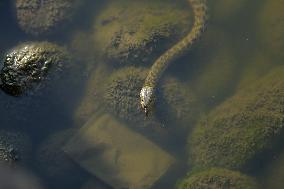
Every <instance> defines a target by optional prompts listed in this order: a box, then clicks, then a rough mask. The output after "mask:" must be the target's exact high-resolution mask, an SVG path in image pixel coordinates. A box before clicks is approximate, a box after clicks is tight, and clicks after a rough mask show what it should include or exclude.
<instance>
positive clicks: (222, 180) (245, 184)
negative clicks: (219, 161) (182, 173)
mask: <svg viewBox="0 0 284 189" xmlns="http://www.w3.org/2000/svg"><path fill="white" fill-rule="evenodd" d="M205 188H218V189H243V188H246V189H257V188H259V187H258V185H257V184H256V182H255V180H254V179H253V178H251V177H248V176H246V175H243V174H241V173H239V172H235V171H230V170H226V169H221V168H210V169H208V170H205V171H201V172H198V173H195V174H193V175H191V176H189V177H187V178H185V179H183V180H182V181H181V182H180V183H178V185H177V189H205Z"/></svg>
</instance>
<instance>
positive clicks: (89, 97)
mask: <svg viewBox="0 0 284 189" xmlns="http://www.w3.org/2000/svg"><path fill="white" fill-rule="evenodd" d="M147 73H148V70H147V69H145V68H135V67H126V68H122V69H118V70H116V71H110V70H108V69H107V68H106V67H105V66H101V67H100V68H98V70H97V71H95V72H94V73H93V74H94V76H92V77H91V78H90V80H89V81H88V84H87V89H86V95H85V97H84V98H83V100H82V103H81V105H80V106H79V108H78V110H77V116H76V117H77V118H76V119H79V120H83V121H80V122H81V123H82V122H84V121H87V119H88V117H90V116H91V115H92V114H93V113H95V112H96V111H97V110H98V109H100V108H102V107H104V108H105V110H106V111H108V112H109V113H112V114H113V115H114V116H116V117H117V118H119V119H121V120H123V121H126V122H128V123H132V124H133V123H134V124H135V125H136V124H137V123H138V124H139V123H140V124H141V123H142V125H143V124H144V123H145V124H146V123H148V122H150V124H151V123H153V122H152V121H154V122H156V121H162V122H163V123H166V124H167V125H170V127H171V124H173V125H177V123H180V124H182V125H188V123H189V122H192V121H194V120H195V119H196V118H197V117H198V115H199V113H200V111H199V110H200V108H199V107H197V104H198V100H197V99H198V98H197V97H196V96H195V95H194V93H193V92H192V90H190V87H189V86H186V84H184V83H182V82H180V81H179V80H177V79H175V78H173V77H166V78H165V79H163V81H162V82H160V84H159V86H158V91H157V93H156V94H155V96H156V99H155V101H154V105H153V108H152V109H151V112H150V115H149V117H147V118H146V117H145V115H144V112H143V110H142V109H141V105H140V97H139V94H140V90H141V88H142V86H143V83H144V80H145V78H146V76H147ZM191 107H192V108H191ZM193 107H194V108H193ZM146 125H147V124H146Z"/></svg>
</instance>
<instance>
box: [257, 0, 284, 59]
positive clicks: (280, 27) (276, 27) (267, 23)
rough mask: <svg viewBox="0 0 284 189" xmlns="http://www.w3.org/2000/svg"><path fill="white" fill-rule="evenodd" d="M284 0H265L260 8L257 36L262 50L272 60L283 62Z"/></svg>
mask: <svg viewBox="0 0 284 189" xmlns="http://www.w3.org/2000/svg"><path fill="white" fill-rule="evenodd" d="M283 10H284V0H266V1H264V3H263V7H262V8H261V9H260V12H259V18H258V23H259V27H258V30H257V31H258V32H257V34H258V35H257V36H258V39H259V41H261V47H262V48H263V50H264V52H268V53H269V54H270V55H271V58H272V59H273V60H276V61H278V62H279V63H283V58H284V54H283V50H284V35H283V31H284V11H283Z"/></svg>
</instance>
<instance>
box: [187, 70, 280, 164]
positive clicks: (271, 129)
mask: <svg viewBox="0 0 284 189" xmlns="http://www.w3.org/2000/svg"><path fill="white" fill-rule="evenodd" d="M283 73H284V67H279V68H276V69H275V70H273V71H271V72H269V74H267V75H266V76H265V77H263V78H261V79H259V80H258V81H256V82H253V83H251V84H250V85H248V86H246V87H244V88H242V89H239V90H238V91H237V92H236V94H235V95H234V96H232V97H231V98H229V99H227V100H226V101H224V102H223V103H222V104H220V105H219V106H218V107H216V108H215V109H214V110H213V111H212V112H210V113H209V115H208V116H206V117H205V118H203V119H202V120H200V121H199V123H198V124H197V126H196V128H195V129H194V131H193V133H192V134H191V135H190V136H189V138H188V140H189V146H188V149H189V151H190V159H189V160H190V163H191V164H192V165H194V166H196V167H211V166H220V167H225V168H229V169H249V168H251V167H250V166H249V163H250V161H252V160H255V159H257V158H258V155H259V154H261V153H265V152H267V151H268V150H271V149H273V144H275V143H277V142H278V140H279V138H280V136H281V133H282V131H283V126H284V125H283V119H284V116H283V104H284V101H283V94H284V90H283V89H284V80H283V76H284V74H283Z"/></svg>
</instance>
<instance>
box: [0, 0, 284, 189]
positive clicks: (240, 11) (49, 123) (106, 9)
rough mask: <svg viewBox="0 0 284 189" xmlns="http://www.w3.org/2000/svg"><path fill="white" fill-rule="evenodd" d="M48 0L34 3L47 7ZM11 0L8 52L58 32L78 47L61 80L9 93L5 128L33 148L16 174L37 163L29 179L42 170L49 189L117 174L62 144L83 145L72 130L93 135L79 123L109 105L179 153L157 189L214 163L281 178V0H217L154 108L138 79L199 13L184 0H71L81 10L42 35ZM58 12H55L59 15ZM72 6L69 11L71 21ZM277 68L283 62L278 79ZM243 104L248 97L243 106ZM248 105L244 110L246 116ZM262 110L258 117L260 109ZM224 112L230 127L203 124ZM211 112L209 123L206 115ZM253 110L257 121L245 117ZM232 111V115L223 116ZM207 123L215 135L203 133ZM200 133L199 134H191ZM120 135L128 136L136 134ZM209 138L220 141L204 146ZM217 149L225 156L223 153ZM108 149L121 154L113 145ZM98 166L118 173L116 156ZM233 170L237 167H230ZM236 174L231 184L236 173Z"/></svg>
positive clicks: (265, 184)
mask: <svg viewBox="0 0 284 189" xmlns="http://www.w3.org/2000/svg"><path fill="white" fill-rule="evenodd" d="M15 1H16V0H15ZM18 2H20V1H19V0H18ZM23 2H24V1H23ZM30 2H32V1H30ZM47 2H48V1H40V3H39V4H36V5H37V6H39V7H42V8H44V6H48V3H47ZM14 3H15V2H14V0H3V1H1V2H0V23H1V27H0V34H1V36H0V42H1V44H0V56H1V60H4V57H5V54H7V53H8V52H9V50H10V49H12V48H14V47H16V46H17V45H18V44H21V43H23V42H31V41H49V42H51V43H56V44H58V45H59V46H62V47H66V48H67V49H68V51H69V52H70V53H71V54H72V56H70V57H72V65H71V68H70V69H69V70H63V72H62V73H61V74H62V75H63V77H61V78H60V79H59V80H58V81H55V82H54V81H53V82H52V81H49V84H50V85H49V86H48V87H47V89H44V90H39V91H40V92H39V91H37V90H31V91H29V94H25V95H23V96H19V97H13V96H10V95H8V94H6V93H4V92H1V94H0V96H1V102H0V104H1V107H0V112H1V116H0V127H1V129H2V130H7V131H9V132H21V133H24V134H25V135H27V136H28V137H29V138H30V142H31V144H32V145H30V146H29V147H27V148H28V149H26V153H27V157H28V158H27V159H25V160H21V159H20V160H19V161H17V164H18V167H21V169H23V170H24V171H27V172H28V173H26V172H24V173H22V172H21V173H19V175H22V174H23V175H25V179H26V180H29V179H28V178H26V176H27V177H29V176H30V174H32V175H33V177H32V180H33V181H34V177H35V178H36V180H39V182H40V184H41V185H42V186H43V187H44V188H53V189H56V188H71V189H73V188H74V189H79V188H80V189H86V188H111V187H110V186H109V185H110V184H111V182H109V178H108V176H102V175H94V173H96V172H97V169H96V166H90V165H91V164H93V163H94V164H95V162H92V161H91V160H89V161H86V162H82V159H80V158H79V159H78V158H76V157H75V156H76V154H75V155H74V154H73V155H72V153H73V152H72V153H69V154H68V153H64V152H63V151H62V149H63V148H64V147H66V145H67V146H68V145H69V148H70V146H71V149H72V146H74V148H76V147H75V146H77V145H78V146H79V147H78V146H77V148H78V149H80V145H79V144H81V143H80V142H78V141H77V140H73V143H72V140H70V139H72V137H73V136H77V137H78V138H79V139H78V140H79V141H80V140H83V141H84V142H86V141H88V138H87V135H88V133H84V132H83V131H82V129H81V128H85V127H84V126H85V124H86V123H87V122H88V121H89V122H88V123H89V125H92V124H93V125H94V127H95V125H96V120H99V118H100V116H101V115H102V114H109V115H111V116H110V117H111V118H109V120H110V122H111V123H112V122H120V123H121V125H123V127H126V128H128V129H129V131H131V132H134V133H138V134H139V136H141V137H142V138H143V141H144V140H145V141H150V142H151V143H152V144H153V145H156V146H157V147H158V148H160V149H163V151H164V152H165V153H167V154H168V155H170V156H172V157H174V158H175V160H176V163H175V164H174V165H173V166H171V167H170V168H169V170H168V171H165V172H166V173H165V174H163V176H162V177H161V178H160V179H158V181H157V182H155V183H154V184H153V186H152V187H151V188H153V189H159V188H174V186H175V185H176V183H177V182H178V181H180V179H182V178H184V177H185V175H186V174H187V173H188V174H190V175H194V174H195V173H196V172H199V171H200V170H206V169H209V168H210V167H222V168H226V169H228V170H235V171H239V172H240V173H241V174H243V175H247V176H250V177H252V178H254V179H255V181H256V183H258V184H259V185H260V186H261V187H259V188H273V189H274V188H275V189H278V188H283V186H284V182H283V179H282V175H283V170H282V169H281V168H282V167H283V165H284V164H283V160H284V159H283V149H284V148H283V145H282V144H281V142H279V141H281V139H283V129H282V124H283V122H282V119H283V118H282V115H283V111H282V108H281V104H282V103H283V102H282V101H283V97H282V94H283V93H282V88H283V86H284V85H283V84H282V83H281V81H282V79H281V72H280V71H281V69H282V70H283V66H282V67H281V63H282V62H283V47H284V43H283V41H284V40H283V32H284V25H283V24H284V14H283V12H284V7H283V5H284V2H283V1H282V0H258V1H256V0H254V1H247V0H239V1H226V0H216V1H210V2H209V4H208V6H209V12H210V20H209V23H208V26H207V30H206V32H205V33H204V34H203V35H202V37H201V39H200V40H199V41H197V42H196V44H194V46H193V48H192V50H191V51H189V52H188V53H187V54H186V55H185V56H183V57H181V58H180V59H178V60H177V61H175V62H174V63H172V65H171V66H170V67H169V68H168V70H167V71H166V72H165V73H164V76H163V78H162V80H161V82H160V83H159V88H158V91H157V98H158V99H156V100H157V101H156V104H155V107H154V109H153V111H152V113H151V114H150V116H149V117H145V116H144V115H143V112H142V111H141V110H140V108H139V90H140V88H141V86H142V84H143V80H144V78H145V77H146V74H147V73H148V68H149V67H150V65H152V64H153V61H154V60H155V59H156V58H157V57H159V55H161V54H162V53H163V52H164V51H165V50H166V49H168V48H169V47H171V46H172V45H173V44H175V43H176V42H177V41H178V40H179V39H180V38H181V37H183V36H184V35H186V33H187V32H189V31H190V28H191V27H192V24H193V15H192V11H191V9H190V6H188V3H187V2H186V1H184V0H178V1H174V0H167V1H160V0H155V1H153V2H151V1H148V0H143V1H129V0H128V1H127V0H121V1H116V0H109V1H82V3H81V4H80V3H79V4H78V5H77V4H76V3H75V1H74V2H73V4H72V5H73V6H75V7H77V9H76V8H75V9H74V10H73V9H71V10H72V11H74V14H70V15H69V13H68V12H67V13H68V14H67V13H66V15H67V16H66V18H64V17H63V18H64V19H66V21H63V22H62V23H61V22H59V23H60V24H58V25H56V27H55V29H54V28H52V29H50V31H49V30H48V31H45V32H47V34H41V35H34V34H33V32H31V28H32V29H34V28H33V27H32V26H31V25H25V24H24V25H21V23H20V21H19V20H21V19H22V20H24V21H25V19H23V18H24V17H23V16H21V17H20V18H18V19H17V16H16V13H17V12H16V10H15V5H14ZM45 3H46V4H45ZM62 6H63V7H64V4H62ZM35 7H36V6H35ZM59 12H60V11H59ZM54 14H55V15H56V16H55V18H53V19H57V18H59V16H62V15H61V14H58V12H57V13H54ZM43 15H47V14H42V15H40V16H38V17H37V18H34V20H35V21H34V22H31V23H32V24H34V23H36V22H37V21H38V20H40V19H41V18H42V19H46V17H45V16H43ZM71 17H72V21H67V20H68V19H69V18H71ZM53 21H54V20H53ZM27 22H28V23H29V20H28V21H27ZM39 23H41V24H42V25H44V24H46V23H45V22H44V21H42V22H39ZM41 24H39V26H42V25H41ZM40 29H42V28H40ZM57 29H58V30H57ZM24 31H26V32H24ZM32 31H34V30H32ZM35 31H39V29H37V30H35ZM2 66H3V61H1V67H2ZM273 70H279V71H278V72H275V71H273ZM270 73H274V75H272V76H275V78H276V79H275V80H273V79H271V78H274V77H272V76H269V74H270ZM267 74H268V76H267V77H266V75H267ZM282 75H283V74H282ZM263 78H264V79H263ZM265 78H267V79H265ZM278 78H279V79H278ZM261 79H263V80H261ZM277 79H278V80H277ZM281 84H282V85H281ZM250 86H252V88H250ZM254 86H257V87H254ZM267 86H268V87H267ZM277 87H280V88H277ZM281 87H282V88H281ZM247 91H248V92H247ZM266 94H267V95H266ZM234 96H236V97H234ZM274 97H275V98H274ZM231 99H233V100H232V103H231ZM230 103H231V104H230ZM234 103H235V104H234ZM245 103H247V104H248V105H250V106H249V107H246V106H245V105H244V106H242V104H245ZM224 104H225V105H224ZM228 104H229V105H228ZM220 107H221V108H220ZM223 107H225V111H222V108H223ZM262 107H264V108H262ZM226 108H227V109H226ZM220 109H221V110H220ZM239 110H241V113H238V112H237V111H239ZM242 111H243V113H242ZM214 112H217V113H214ZM235 112H236V114H234V113H235ZM254 112H256V115H255V114H253V113H254ZM208 114H209V118H208V117H207V115H208ZM231 114H233V115H235V117H233V118H232V119H231V118H228V117H229V115H231ZM211 115H213V116H211ZM240 115H243V117H244V118H243V119H240V118H239V117H238V116H240ZM210 116H211V117H210ZM218 116H219V117H218ZM246 116H247V117H246ZM249 116H252V117H249ZM254 116H256V117H257V118H259V119H257V120H254V119H255V117H254ZM91 118H92V119H91ZM215 118H216V119H217V121H218V119H219V121H220V120H221V121H220V122H218V123H219V125H221V126H220V127H218V126H215V127H213V129H212V130H209V132H207V133H206V128H210V127H211V125H210V123H212V122H215V121H216V120H215ZM204 119H205V120H207V121H208V122H206V121H205V122H202V121H201V120H204ZM222 119H223V120H222ZM249 119H252V120H250V121H251V122H253V124H251V122H250V121H248V122H246V120H249ZM90 120H94V121H93V122H91V123H90ZM279 120H280V121H279ZM222 121H223V122H222ZM226 121H231V122H230V123H228V125H226V123H227V122H226ZM238 121H240V123H241V124H238ZM242 121H243V122H242ZM111 123H100V124H102V125H103V124H106V125H107V124H110V125H111ZM242 123H243V124H242ZM249 123H250V124H249ZM254 123H255V125H254ZM246 124H248V125H249V126H246ZM217 125H218V124H217ZM223 125H225V126H223ZM243 125H245V126H243ZM259 125H260V126H259ZM230 126H231V127H230ZM258 126H259V127H258ZM254 127H255V130H254ZM278 127H279V128H278ZM203 128H205V131H203V130H202V129H203ZM220 128H221V129H220ZM234 128H237V129H236V130H234ZM258 128H260V129H258ZM198 131H200V132H198ZM270 131H271V132H270ZM202 132H204V133H205V134H207V137H203V135H200V133H202ZM78 133H79V134H78ZM216 133H217V136H215V135H216ZM236 133H237V134H236ZM255 133H257V136H256V135H254V134H255ZM89 134H90V136H89V137H92V135H91V133H89ZM111 134H113V133H111ZM205 134H204V135H205ZM226 134H228V136H227V135H226ZM250 134H251V135H250ZM236 136H237V137H236ZM80 137H81V138H80ZM82 137H83V138H82ZM84 137H86V138H84ZM219 137H220V140H218V138H219ZM129 138H131V137H129ZM198 139H200V141H199V142H196V141H194V140H197V141H198ZM206 139H209V140H208V141H206ZM222 139H224V140H222ZM225 139H226V140H225ZM85 140H86V141H85ZM89 140H91V139H89ZM121 140H123V142H122V143H124V142H125V143H126V145H127V144H128V143H129V144H131V141H128V139H127V137H125V138H124V137H122V138H121ZM124 140H125V141H124ZM212 140H216V142H215V141H212ZM245 140H248V141H249V142H247V143H246V141H245ZM74 141H75V142H74ZM204 141H205V142H204ZM242 141H245V142H244V145H243V143H242ZM84 142H83V144H88V145H90V146H92V145H93V144H92V143H84ZM192 144H194V146H193V145H192ZM207 144H209V147H208V149H209V151H210V150H211V149H212V151H211V153H209V152H204V153H203V155H202V150H204V149H207V146H206V145H207ZM210 145H211V146H210ZM218 145H219V146H218ZM222 145H224V146H222ZM228 146H229V147H231V146H232V147H236V148H235V149H234V148H232V149H230V148H229V147H228ZM111 147H113V146H111ZM199 147H200V148H199ZM81 148H82V149H85V146H82V147H81ZM78 149H75V150H74V151H76V150H78ZM107 149H108V148H107ZM104 150H105V148H103V147H102V148H98V149H97V151H98V152H97V151H95V152H92V153H91V152H89V151H87V152H88V153H87V152H86V151H84V150H83V151H82V152H80V153H81V154H77V155H82V154H87V155H85V156H90V159H92V158H91V157H93V156H94V157H93V159H96V158H95V157H97V156H98V154H99V152H103V151H104ZM214 150H215V151H214ZM71 151H72V150H71ZM235 151H237V152H239V151H240V152H239V153H234V152H235ZM77 153H78V152H77ZM128 153H130V154H131V152H129V151H128ZM218 153H220V154H223V155H221V156H220V157H219V156H218ZM70 154H71V155H70ZM191 154H194V155H196V156H197V158H196V157H194V155H191ZM143 155H144V154H143V152H141V157H143ZM146 156H147V154H146ZM146 156H145V157H146ZM111 157H112V154H110V155H109V154H108V155H106V156H105V158H106V159H108V158H109V159H111ZM116 157H117V159H118V160H119V157H123V155H120V154H119V153H118V155H116ZM127 157H128V156H127ZM161 157H165V156H161ZM216 157H217V158H218V159H217V160H216V159H214V158H216ZM235 157H238V158H240V159H241V158H242V159H241V160H243V161H241V160H239V159H234V158H235ZM83 158H85V157H83ZM86 158H87V157H86ZM99 158H100V157H99ZM130 158H131V157H130ZM206 158H207V159H206ZM87 159H88V158H87ZM137 159H139V158H137ZM142 159H143V158H142ZM134 160H135V158H134ZM100 161H102V162H104V159H100ZM106 161H107V160H106ZM158 162H159V161H158ZM122 163H125V164H127V161H123V160H122ZM136 163H137V162H136ZM139 164H141V167H142V168H143V166H145V167H146V165H147V163H146V162H143V161H142V162H139ZM100 166H101V165H100ZM98 167H99V166H98ZM114 167H116V166H114ZM101 169H103V170H105V171H106V172H107V173H108V174H109V175H112V176H113V174H114V173H113V167H112V166H110V167H108V166H107V165H104V164H103V165H102V168H101ZM121 169H122V168H121ZM116 171H119V170H116ZM4 172H5V171H4ZM1 174H2V173H1ZM8 174H9V173H8V171H7V175H8ZM215 174H216V173H215ZM225 175H226V176H227V177H230V174H229V173H226V174H225ZM98 177H101V178H98ZM109 177H110V176H109ZM145 180H147V179H145ZM142 181H143V179H142ZM143 182H144V181H143ZM145 182H146V181H145ZM229 182H231V183H234V179H233V178H231V181H229ZM204 183H205V182H204ZM207 184H208V183H207ZM30 185H33V187H35V188H38V187H37V186H36V185H37V184H30V183H29V184H27V187H31V186H30ZM204 186H205V188H206V187H207V186H208V185H206V183H205V185H204ZM242 187H244V186H239V188H242ZM207 188H209V186H208V187H207ZM220 188H222V187H221V186H220ZM223 188H224V186H223ZM225 188H226V187H225ZM237 188H238V186H237Z"/></svg>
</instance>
